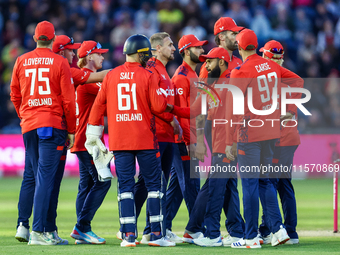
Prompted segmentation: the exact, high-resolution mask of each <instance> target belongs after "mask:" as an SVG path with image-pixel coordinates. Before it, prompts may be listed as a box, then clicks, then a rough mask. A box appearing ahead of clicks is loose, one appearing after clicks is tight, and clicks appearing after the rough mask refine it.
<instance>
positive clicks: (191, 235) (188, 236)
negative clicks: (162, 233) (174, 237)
mask: <svg viewBox="0 0 340 255" xmlns="http://www.w3.org/2000/svg"><path fill="white" fill-rule="evenodd" d="M202 237H204V235H203V233H202V232H196V233H193V232H190V233H189V231H187V230H185V231H184V235H183V238H182V240H183V241H184V242H185V243H194V239H198V238H202Z"/></svg>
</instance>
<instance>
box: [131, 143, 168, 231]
mask: <svg viewBox="0 0 340 255" xmlns="http://www.w3.org/2000/svg"><path fill="white" fill-rule="evenodd" d="M158 144H159V152H160V154H161V165H162V171H163V174H162V175H163V177H162V193H163V197H162V215H163V228H164V227H165V226H166V224H165V222H166V218H165V216H166V214H165V212H166V203H165V201H166V188H167V186H168V181H169V176H170V170H171V165H172V159H173V143H167V142H159V143H158ZM134 196H135V204H136V218H137V219H138V217H139V214H140V211H141V210H142V207H143V204H144V202H145V200H146V198H147V196H148V192H147V190H146V187H145V182H144V179H143V176H142V174H141V173H139V175H138V181H137V182H136V184H135V189H134ZM150 232H151V228H150V222H149V218H148V217H147V218H146V227H145V229H144V235H145V234H149V233H150Z"/></svg>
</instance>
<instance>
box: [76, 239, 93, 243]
mask: <svg viewBox="0 0 340 255" xmlns="http://www.w3.org/2000/svg"><path fill="white" fill-rule="evenodd" d="M74 244H92V243H89V242H86V241H84V240H76V241H75V242H74Z"/></svg>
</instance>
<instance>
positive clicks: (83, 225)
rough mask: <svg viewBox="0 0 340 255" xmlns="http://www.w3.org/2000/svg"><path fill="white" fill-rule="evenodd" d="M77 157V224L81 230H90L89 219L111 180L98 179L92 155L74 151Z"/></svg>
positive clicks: (104, 194)
mask: <svg viewBox="0 0 340 255" xmlns="http://www.w3.org/2000/svg"><path fill="white" fill-rule="evenodd" d="M76 154H77V157H78V159H79V177H80V179H79V185H78V195H77V200H76V212H77V224H76V227H77V228H78V229H79V230H80V231H82V232H85V233H86V232H89V231H91V221H92V219H93V217H94V215H95V213H96V212H97V210H98V208H99V207H100V206H101V204H102V203H103V201H104V198H105V196H106V194H107V192H108V191H109V189H110V187H111V181H106V182H101V181H99V180H98V172H97V169H96V167H95V166H94V163H93V160H92V156H91V155H90V154H89V153H88V152H87V151H78V152H76Z"/></svg>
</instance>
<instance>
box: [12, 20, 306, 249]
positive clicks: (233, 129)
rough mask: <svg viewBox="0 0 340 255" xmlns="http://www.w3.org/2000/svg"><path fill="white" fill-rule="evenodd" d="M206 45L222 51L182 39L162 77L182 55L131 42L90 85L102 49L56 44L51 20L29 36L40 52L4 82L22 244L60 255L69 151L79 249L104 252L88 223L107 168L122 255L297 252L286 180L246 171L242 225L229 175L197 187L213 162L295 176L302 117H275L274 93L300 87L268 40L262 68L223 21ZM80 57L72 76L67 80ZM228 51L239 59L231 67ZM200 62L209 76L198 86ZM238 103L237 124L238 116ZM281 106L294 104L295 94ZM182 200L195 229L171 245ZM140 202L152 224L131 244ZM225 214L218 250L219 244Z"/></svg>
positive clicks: (252, 44) (159, 42) (156, 41)
mask: <svg viewBox="0 0 340 255" xmlns="http://www.w3.org/2000/svg"><path fill="white" fill-rule="evenodd" d="M214 35H215V42H216V44H217V47H215V48H213V49H211V50H210V51H209V52H208V53H207V54H204V49H203V47H202V46H204V45H206V44H207V43H208V42H207V41H200V40H199V39H197V38H196V36H195V35H184V36H182V38H181V39H180V40H179V43H178V51H179V53H180V55H181V56H182V58H183V63H182V64H181V65H180V66H179V67H178V68H177V70H176V72H175V74H174V75H173V77H172V78H170V77H169V75H168V73H167V70H166V65H167V63H168V62H169V61H171V60H174V52H175V51H176V48H175V46H174V44H173V41H172V39H171V38H170V35H169V34H168V33H166V32H159V33H156V34H154V35H152V36H151V37H150V39H149V38H147V37H145V36H144V35H140V34H136V35H132V36H130V37H129V38H128V39H127V40H126V42H125V44H124V48H123V54H125V55H126V62H125V63H124V64H122V65H120V66H118V67H116V68H114V69H112V70H104V71H100V72H97V70H99V69H101V68H102V62H103V60H104V56H103V55H102V54H104V53H106V52H108V50H107V49H102V47H101V45H100V43H99V42H95V41H84V42H83V43H81V44H80V43H75V42H74V40H73V38H70V37H68V36H65V35H60V36H55V31H54V27H53V25H52V24H51V23H49V22H47V21H43V22H40V23H39V24H38V25H37V27H36V29H35V34H34V36H33V39H34V41H35V42H36V43H37V48H36V49H35V50H33V51H31V52H28V53H26V54H24V55H22V56H20V57H18V59H17V61H16V63H15V66H14V69H13V74H12V81H11V100H12V102H13V104H14V106H15V109H16V111H17V114H18V116H19V118H20V119H21V127H22V133H23V138H24V144H25V150H26V154H25V171H24V176H23V181H22V186H21V190H20V196H19V203H18V212H19V213H18V214H19V216H18V222H17V233H16V235H15V237H16V239H18V240H19V241H21V242H28V245H64V244H68V240H66V239H63V238H61V237H59V235H58V228H57V226H56V217H57V205H58V196H59V190H60V184H61V181H62V177H63V174H64V168H65V161H66V154H67V150H68V149H70V150H71V152H72V153H75V154H76V155H77V157H78V159H79V176H80V180H79V186H78V194H77V199H76V216H77V223H76V224H75V226H74V228H73V230H72V232H71V234H70V236H71V237H72V238H74V239H75V243H76V244H105V243H106V241H105V239H104V238H102V237H100V236H98V235H96V234H95V233H94V232H93V231H92V228H91V221H92V219H93V217H94V215H95V213H96V211H97V210H98V208H99V207H100V205H101V204H102V202H103V200H104V198H105V196H106V194H107V192H108V191H109V189H110V186H111V179H112V174H111V171H110V165H109V162H110V161H111V159H112V158H113V157H114V164H115V169H116V174H117V178H118V206H119V222H120V229H119V231H118V233H117V235H116V236H117V238H118V239H120V240H121V244H120V245H121V246H122V247H134V246H136V245H139V244H146V245H149V246H166V247H169V246H175V245H176V243H183V242H186V243H191V244H196V245H198V246H229V247H232V248H261V245H262V244H271V245H272V246H277V245H280V244H285V243H286V244H297V243H299V238H298V234H297V232H296V225H297V214H296V201H295V194H294V188H293V186H292V183H291V172H284V173H283V172H282V173H276V174H275V175H270V173H268V172H263V171H262V172H261V171H253V172H242V171H240V173H239V174H240V177H241V181H242V190H243V217H242V216H241V212H240V200H239V193H238V188H237V173H236V172H235V171H233V172H231V171H229V172H228V171H227V172H222V171H220V172H219V171H213V172H210V173H209V176H208V178H207V179H206V181H205V183H204V185H203V186H202V187H200V173H199V172H197V171H196V170H197V167H198V166H199V161H202V162H204V160H205V156H206V155H207V151H208V150H210V152H211V155H212V158H211V162H209V163H210V164H211V166H216V167H220V168H221V167H222V168H223V167H224V168H226V169H227V168H228V167H229V169H230V167H234V168H235V169H236V166H237V165H238V168H239V169H241V168H247V167H251V166H256V167H258V168H261V166H265V165H268V166H269V165H270V166H288V165H291V164H292V162H293V157H294V153H295V150H296V149H297V147H298V145H299V144H300V139H299V133H298V130H297V126H296V125H291V126H289V127H285V126H284V125H283V123H289V122H292V121H294V123H296V120H297V107H296V106H295V105H294V104H289V105H288V106H287V109H286V114H285V115H281V112H280V107H281V106H280V96H277V95H278V94H280V93H278V91H281V88H284V87H289V88H302V87H303V83H304V82H303V80H302V79H301V78H300V77H299V76H298V75H296V74H295V73H293V72H291V71H289V70H287V69H285V68H283V67H282V63H283V57H284V49H283V47H282V45H281V44H280V43H279V42H277V41H269V42H267V43H266V45H265V46H264V47H263V48H261V49H260V52H263V55H262V56H259V55H257V53H256V49H257V47H258V42H257V37H256V34H255V33H254V32H253V31H252V30H250V29H246V28H244V27H240V26H237V25H236V23H235V21H234V20H233V19H231V18H229V17H222V18H220V19H219V20H218V21H217V22H216V23H215V26H214ZM74 50H77V55H78V59H79V60H78V63H77V65H78V67H79V69H78V68H73V67H70V65H71V64H72V60H73V57H74V55H75V53H74ZM235 50H238V51H239V53H240V56H241V57H242V60H241V59H239V58H237V57H236V56H234V55H233V51H235ZM199 63H203V65H202V67H201V70H200V74H199V76H198V75H197V73H196V67H197V65H198V64H199ZM240 93H243V98H244V102H242V104H241V105H242V107H241V108H242V110H243V112H242V114H235V109H234V108H235V105H236V101H237V100H239V99H240V97H238V96H237V95H240ZM286 96H287V98H290V99H298V98H301V93H289V94H288V93H287V95H286ZM238 110H240V109H238ZM202 112H203V114H202ZM104 116H106V117H107V123H108V134H109V144H108V147H109V148H108V149H107V148H106V146H105V144H104V139H103V134H104ZM268 119H270V120H272V121H271V122H270V121H267V120H268ZM222 120H223V121H224V123H223V125H222V124H221V123H222ZM274 120H278V122H279V123H282V125H280V124H277V123H274ZM226 123H228V125H226ZM229 123H231V125H230V124H229ZM259 123H260V126H259ZM233 124H234V125H233ZM259 127H260V128H259ZM206 144H207V145H208V146H206ZM136 160H137V161H138V165H139V175H138V181H137V182H136V181H135V178H134V176H135V174H136ZM277 193H278V194H279V196H280V199H281V203H282V209H283V213H284V215H283V216H284V222H282V216H281V213H280V209H279V204H278V200H277ZM183 199H184V201H185V204H186V207H187V210H188V214H189V220H188V223H187V225H186V227H185V230H184V234H183V237H179V236H177V235H176V234H175V233H173V232H172V221H173V220H174V218H175V216H176V214H177V212H178V210H179V208H180V205H181V203H182V201H183ZM259 199H260V201H261V204H262V208H263V215H262V224H261V225H260V226H259V224H258V218H259ZM145 201H147V204H146V216H147V217H146V225H145V228H144V231H143V234H142V237H141V240H140V241H138V240H137V238H138V233H137V227H136V223H137V219H138V217H139V215H140V212H141V209H142V207H143V204H144V202H145ZM222 209H223V210H224V213H225V216H226V222H225V226H226V229H227V231H228V233H229V235H228V236H226V237H222V236H221V232H220V219H221V213H222ZM32 211H33V224H32V231H31V233H30V232H29V228H30V226H29V218H30V217H31V215H32Z"/></svg>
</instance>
